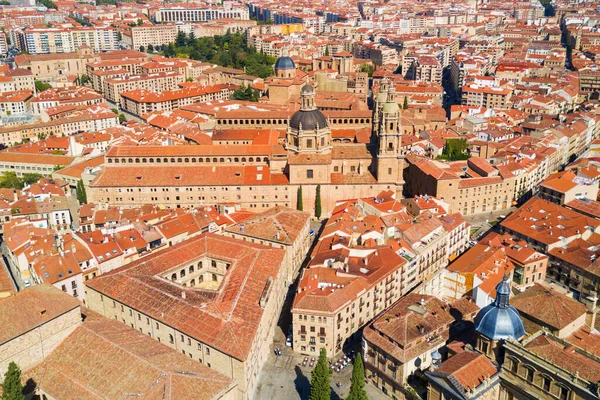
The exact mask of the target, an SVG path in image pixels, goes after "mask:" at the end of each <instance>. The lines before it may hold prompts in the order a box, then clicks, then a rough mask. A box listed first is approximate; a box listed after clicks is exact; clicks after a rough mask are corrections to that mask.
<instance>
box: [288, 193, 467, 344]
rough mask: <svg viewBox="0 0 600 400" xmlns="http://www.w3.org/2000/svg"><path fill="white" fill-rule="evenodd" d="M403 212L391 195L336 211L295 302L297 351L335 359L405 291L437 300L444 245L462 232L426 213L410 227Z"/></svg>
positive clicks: (444, 262) (445, 252) (457, 226)
mask: <svg viewBox="0 0 600 400" xmlns="http://www.w3.org/2000/svg"><path fill="white" fill-rule="evenodd" d="M405 209H406V208H405V206H404V205H402V204H401V203H400V202H399V201H396V200H395V198H394V197H393V196H392V195H391V193H390V192H383V193H380V194H379V195H378V196H377V197H374V198H362V199H359V200H354V201H346V202H342V203H339V204H338V206H337V207H336V209H335V210H334V211H333V213H332V217H331V218H330V219H329V220H328V222H327V225H326V226H325V228H324V230H323V232H322V234H321V236H320V237H319V242H318V244H317V245H316V247H315V250H314V251H313V254H312V259H311V261H310V262H309V264H308V266H307V268H305V270H304V271H303V272H302V276H301V278H300V283H299V285H298V291H297V293H296V296H295V298H294V304H293V306H292V315H293V317H292V324H293V346H294V350H295V351H298V352H300V353H303V354H309V355H316V354H318V353H319V351H320V349H321V348H325V349H327V352H328V354H336V353H338V352H339V351H341V350H342V349H343V348H344V346H345V345H347V344H348V343H349V342H351V341H352V340H353V339H354V338H355V335H356V332H357V331H359V330H360V329H361V328H362V327H363V326H365V325H366V324H368V323H369V321H370V320H371V319H372V318H374V317H375V316H376V315H378V314H379V313H381V312H382V311H383V310H385V309H386V308H387V307H390V306H391V305H392V304H393V303H394V302H396V301H397V300H398V299H400V298H401V296H403V295H404V294H406V293H408V292H409V291H411V290H414V291H415V293H419V294H423V295H436V296H440V295H441V290H442V275H443V274H442V272H443V269H444V267H445V266H446V265H447V262H448V248H449V246H450V243H449V238H450V237H451V234H452V232H453V231H455V230H456V232H460V236H461V239H460V241H461V242H462V241H464V240H465V238H468V230H463V229H462V228H463V227H464V225H463V224H455V223H454V222H455V221H454V220H452V222H451V223H449V224H448V225H446V223H445V222H443V221H444V218H445V217H441V218H439V217H432V216H431V215H430V214H427V215H424V216H422V217H421V218H418V219H416V221H415V218H414V217H411V216H409V215H408V214H407V213H406V211H405ZM455 218H457V221H458V220H461V221H462V223H464V220H462V218H460V216H458V215H457V216H455ZM446 222H449V221H446ZM415 288H416V289H415Z"/></svg>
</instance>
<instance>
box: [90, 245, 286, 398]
mask: <svg viewBox="0 0 600 400" xmlns="http://www.w3.org/2000/svg"><path fill="white" fill-rule="evenodd" d="M284 258H285V251H283V250H281V249H274V248H271V247H267V246H263V245H260V244H256V243H251V242H248V241H242V240H237V239H232V238H227V237H224V236H220V235H215V234H210V233H207V234H203V235H200V236H197V237H195V238H192V239H190V240H187V241H184V242H181V243H179V244H177V245H175V246H173V247H170V248H168V249H165V250H163V251H161V252H158V253H155V254H152V255H150V256H148V257H145V258H143V259H140V260H137V261H135V262H133V263H131V264H129V265H126V266H124V267H122V268H119V269H117V270H115V271H112V272H110V273H108V274H104V275H101V276H99V277H97V278H95V279H91V280H89V281H87V282H86V283H85V285H86V304H87V306H88V308H89V309H90V310H92V311H95V312H98V313H100V314H102V315H104V316H106V317H107V318H111V319H116V320H119V321H121V322H123V323H124V324H126V325H129V326H131V327H132V328H134V329H136V330H139V331H141V332H143V333H145V334H147V335H148V336H150V337H152V338H153V339H155V340H157V341H159V342H161V343H164V344H166V345H167V346H169V347H171V348H173V349H175V350H177V351H178V352H181V353H183V354H185V355H186V356H189V358H190V359H192V360H195V361H197V362H200V363H202V364H204V365H206V366H207V367H209V368H212V369H214V370H216V371H218V372H220V373H222V374H223V375H225V376H227V377H228V378H230V379H232V380H233V381H234V382H236V383H237V385H238V386H237V391H238V393H237V394H238V396H239V397H240V398H242V399H250V398H252V396H253V392H254V389H255V388H256V384H257V382H258V377H259V375H260V371H261V369H262V366H263V364H264V363H265V361H266V360H267V358H268V357H269V355H270V353H271V349H270V344H271V343H272V340H273V334H274V329H275V326H276V325H277V321H278V318H279V311H280V310H281V306H282V303H283V299H284V297H285V296H284V294H285V293H286V287H285V285H284V282H285V271H286V269H287V267H286V266H285V265H284ZM142 276H144V284H143V285H140V282H139V279H140V277H142ZM124 288H126V290H123V289H124ZM229 299H232V300H233V299H235V301H229Z"/></svg>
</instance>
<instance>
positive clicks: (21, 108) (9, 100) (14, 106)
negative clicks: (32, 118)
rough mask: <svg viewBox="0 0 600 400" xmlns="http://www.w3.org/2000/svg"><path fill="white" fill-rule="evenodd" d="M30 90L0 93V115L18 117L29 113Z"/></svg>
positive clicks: (31, 94)
mask: <svg viewBox="0 0 600 400" xmlns="http://www.w3.org/2000/svg"><path fill="white" fill-rule="evenodd" d="M32 97H33V92H32V91H31V90H17V91H12V92H8V91H4V92H1V93H0V115H5V116H8V115H18V114H25V113H27V112H28V111H29V105H30V100H31V98H32Z"/></svg>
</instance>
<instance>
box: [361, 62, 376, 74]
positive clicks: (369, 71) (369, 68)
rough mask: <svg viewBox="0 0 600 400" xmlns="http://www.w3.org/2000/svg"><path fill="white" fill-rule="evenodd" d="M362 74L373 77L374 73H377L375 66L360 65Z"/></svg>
mask: <svg viewBox="0 0 600 400" xmlns="http://www.w3.org/2000/svg"><path fill="white" fill-rule="evenodd" d="M360 72H365V73H366V74H367V75H369V77H372V76H373V72H375V66H374V65H373V64H367V63H362V64H360Z"/></svg>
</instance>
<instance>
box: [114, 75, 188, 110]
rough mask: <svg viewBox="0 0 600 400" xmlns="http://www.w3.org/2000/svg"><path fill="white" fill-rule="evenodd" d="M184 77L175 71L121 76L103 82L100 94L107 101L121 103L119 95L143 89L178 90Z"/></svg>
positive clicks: (157, 90) (156, 90) (158, 90)
mask: <svg viewBox="0 0 600 400" xmlns="http://www.w3.org/2000/svg"><path fill="white" fill-rule="evenodd" d="M183 82H185V75H183V74H180V73H178V72H175V71H165V72H157V73H152V74H142V75H122V76H119V77H112V78H107V79H104V80H103V90H102V93H103V95H104V97H105V98H106V99H107V100H110V101H112V102H114V103H117V104H120V103H121V93H123V92H129V91H132V90H137V89H143V90H147V91H151V92H166V91H173V90H177V89H179V84H180V83H183Z"/></svg>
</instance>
